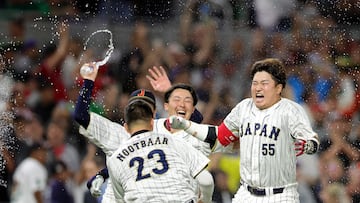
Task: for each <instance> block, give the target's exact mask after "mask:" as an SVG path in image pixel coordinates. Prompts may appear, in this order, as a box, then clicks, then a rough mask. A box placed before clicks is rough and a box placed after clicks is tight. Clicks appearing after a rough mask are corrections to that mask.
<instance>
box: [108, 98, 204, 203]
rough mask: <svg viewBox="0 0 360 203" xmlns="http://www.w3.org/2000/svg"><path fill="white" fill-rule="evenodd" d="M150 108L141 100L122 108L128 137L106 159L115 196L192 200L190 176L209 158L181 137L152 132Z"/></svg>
mask: <svg viewBox="0 0 360 203" xmlns="http://www.w3.org/2000/svg"><path fill="white" fill-rule="evenodd" d="M153 125H154V120H153V109H152V107H151V106H150V105H149V104H148V103H147V102H145V101H144V100H142V99H135V100H133V101H131V102H129V104H128V105H127V106H126V107H125V125H124V127H125V128H126V130H127V131H128V132H129V133H130V134H131V138H130V139H129V140H128V141H126V142H124V143H123V144H122V145H121V146H120V147H119V149H118V150H116V151H115V152H114V153H113V155H112V156H111V157H110V158H109V159H107V166H108V169H109V174H110V178H111V180H112V183H113V185H112V186H113V189H114V193H115V196H116V197H117V198H121V197H122V194H123V196H124V200H125V202H139V203H143V202H173V203H176V202H179V203H185V202H194V203H195V202H196V201H197V195H196V193H195V188H193V187H194V184H192V183H193V182H194V178H195V177H196V176H197V175H198V174H200V173H201V172H202V171H203V169H204V168H205V167H206V166H207V164H208V162H209V159H208V158H207V157H206V156H204V155H203V154H202V153H200V152H199V151H198V150H196V149H195V148H193V147H192V146H190V145H189V144H188V143H186V142H185V141H184V140H183V139H177V138H176V137H175V136H168V135H166V134H162V133H157V132H154V131H152V129H153Z"/></svg>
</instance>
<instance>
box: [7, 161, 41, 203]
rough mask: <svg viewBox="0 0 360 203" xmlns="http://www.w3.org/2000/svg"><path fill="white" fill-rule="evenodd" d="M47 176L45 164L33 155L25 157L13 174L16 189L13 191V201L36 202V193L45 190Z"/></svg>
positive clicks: (21, 202) (20, 202) (22, 202)
mask: <svg viewBox="0 0 360 203" xmlns="http://www.w3.org/2000/svg"><path fill="white" fill-rule="evenodd" d="M47 176H48V174H47V170H46V168H45V166H44V165H43V164H41V163H40V162H39V161H38V160H36V159H34V158H31V157H29V158H26V159H24V160H23V161H22V162H21V163H20V164H19V166H18V167H17V168H16V170H15V173H14V176H13V180H14V190H13V191H12V193H11V202H13V203H24V202H26V203H36V202H37V200H36V199H35V195H34V193H35V192H36V191H44V190H45V188H46V184H47Z"/></svg>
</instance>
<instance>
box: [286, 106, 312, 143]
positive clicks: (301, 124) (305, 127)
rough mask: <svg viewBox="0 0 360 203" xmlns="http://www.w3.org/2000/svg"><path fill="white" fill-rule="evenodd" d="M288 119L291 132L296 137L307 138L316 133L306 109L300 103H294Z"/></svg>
mask: <svg viewBox="0 0 360 203" xmlns="http://www.w3.org/2000/svg"><path fill="white" fill-rule="evenodd" d="M288 112H289V114H288V118H287V119H288V121H289V126H290V134H291V135H292V137H293V138H294V139H296V138H298V137H303V138H306V139H309V138H312V137H314V136H315V135H316V133H315V132H314V131H313V129H312V127H311V123H310V120H309V117H308V115H307V114H306V112H305V110H304V109H303V108H302V107H301V106H300V105H298V104H293V108H292V110H291V111H288Z"/></svg>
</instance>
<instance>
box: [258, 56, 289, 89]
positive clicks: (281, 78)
mask: <svg viewBox="0 0 360 203" xmlns="http://www.w3.org/2000/svg"><path fill="white" fill-rule="evenodd" d="M261 71H265V72H267V73H269V74H270V75H271V76H272V78H273V79H274V80H275V82H276V83H277V84H282V86H283V88H285V84H286V73H285V68H284V65H283V63H282V62H281V61H280V60H279V59H276V58H268V59H264V60H261V61H257V62H255V63H254V65H253V66H252V69H251V78H254V75H255V74H256V73H257V72H261Z"/></svg>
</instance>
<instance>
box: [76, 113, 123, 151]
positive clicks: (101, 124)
mask: <svg viewBox="0 0 360 203" xmlns="http://www.w3.org/2000/svg"><path fill="white" fill-rule="evenodd" d="M79 132H80V134H82V135H84V136H85V137H87V138H88V139H89V140H90V141H91V142H92V143H94V144H95V145H96V146H98V147H99V148H100V149H102V150H103V152H104V153H105V154H106V155H108V156H111V155H112V153H114V151H116V150H117V149H118V148H119V146H120V144H122V143H123V142H124V141H126V140H128V139H129V137H130V135H129V133H128V132H127V131H126V130H125V128H124V127H123V126H122V125H120V124H119V123H115V122H112V121H110V120H108V119H107V118H105V117H103V116H100V115H98V114H96V113H93V112H91V113H90V123H89V126H88V128H87V129H85V128H83V127H81V126H80V129H79Z"/></svg>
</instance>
